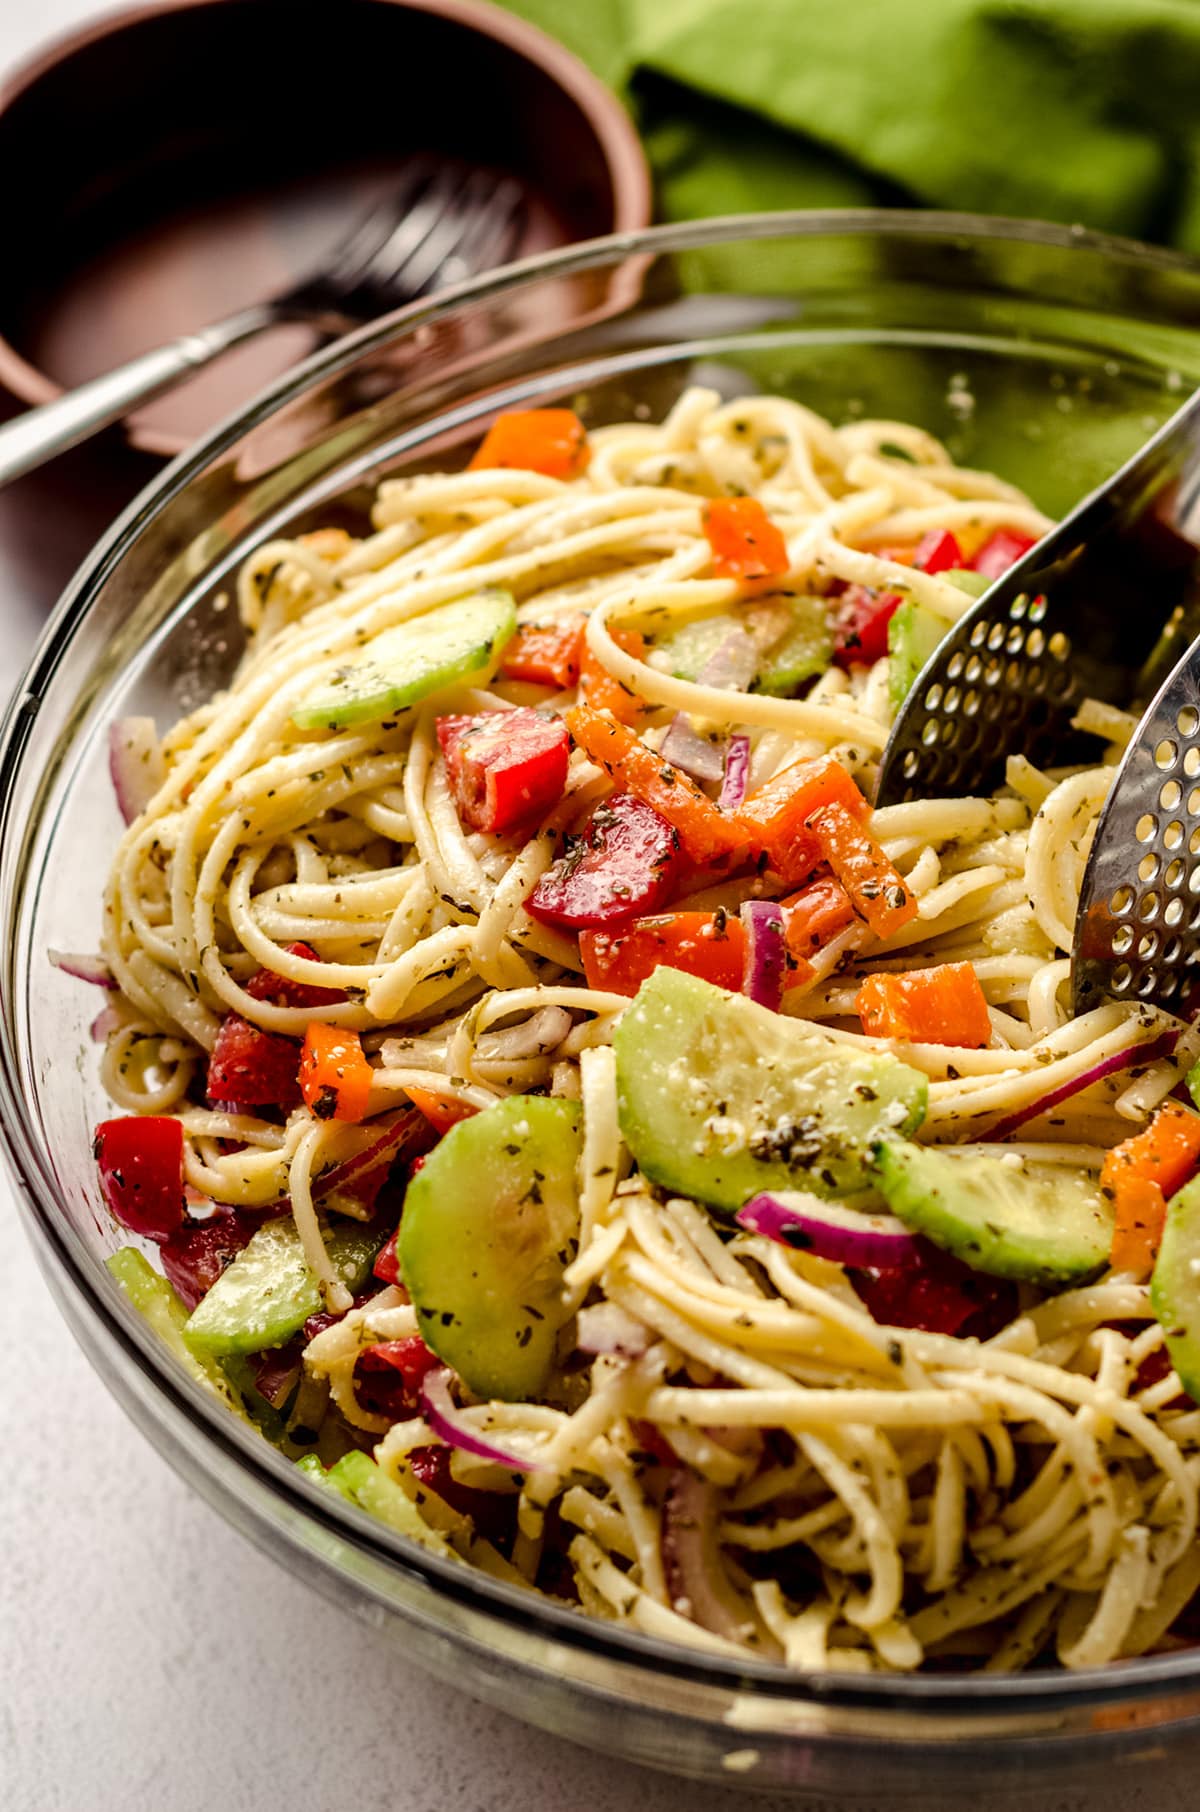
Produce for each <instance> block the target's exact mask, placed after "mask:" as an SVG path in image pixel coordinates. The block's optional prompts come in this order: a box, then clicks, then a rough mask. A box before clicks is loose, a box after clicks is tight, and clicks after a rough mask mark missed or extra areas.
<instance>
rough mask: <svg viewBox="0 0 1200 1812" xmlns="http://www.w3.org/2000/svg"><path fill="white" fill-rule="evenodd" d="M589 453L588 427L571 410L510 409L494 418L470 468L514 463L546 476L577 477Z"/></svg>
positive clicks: (582, 469) (476, 470) (528, 470)
mask: <svg viewBox="0 0 1200 1812" xmlns="http://www.w3.org/2000/svg"><path fill="white" fill-rule="evenodd" d="M589 453H590V448H589V447H588V441H587V430H586V428H585V427H584V425H583V423H582V422H581V421H580V419H579V417H578V416H577V415H576V413H575V411H574V410H573V409H513V410H509V411H507V412H506V413H505V414H503V415H498V416H497V417H496V419H495V421H494V422H493V423H492V425H491V427H490V428H489V429H488V431H487V433H486V434H485V435H484V437H483V440H482V442H481V444H480V446H479V449H478V451H477V452H476V453H475V456H474V458H473V459H472V460H471V466H470V469H471V471H473V472H478V471H482V470H484V469H486V468H489V467H495V466H515V467H516V468H518V469H519V470H520V471H523V472H543V473H544V474H545V475H546V477H547V478H577V477H578V476H579V474H580V473H581V472H583V471H585V470H586V469H587V463H588V455H589Z"/></svg>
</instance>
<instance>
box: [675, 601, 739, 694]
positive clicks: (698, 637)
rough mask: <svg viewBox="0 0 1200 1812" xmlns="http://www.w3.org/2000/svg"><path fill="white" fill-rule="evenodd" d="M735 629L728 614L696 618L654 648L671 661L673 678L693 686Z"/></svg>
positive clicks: (735, 626) (733, 621) (735, 619)
mask: <svg viewBox="0 0 1200 1812" xmlns="http://www.w3.org/2000/svg"><path fill="white" fill-rule="evenodd" d="M738 627H739V622H738V619H737V617H731V616H729V615H728V613H723V614H722V615H720V616H715V617H697V618H696V620H695V621H694V622H691V623H684V624H683V626H682V627H681V628H679V629H676V630H675V631H674V633H673V634H671V635H667V636H664V637H663V639H662V641H661V642H659V643H657V645H656V646H657V648H658V650H659V651H660V652H661V653H663V654H665V655H666V656H667V658H668V659H669V660H670V663H671V672H672V674H673V675H674V676H675V678H676V679H682V680H691V681H692V682H693V683H694V682H695V681H696V680H697V679H699V677H700V675H701V673H702V672H703V670H704V668H705V667H706V666H707V665H708V663H709V661H710V660H711V659H712V657H713V655H714V654H715V653H716V652H717V649H718V648H719V647H720V646H721V643H722V642H724V641H725V640H726V639H727V638H728V637H729V636H730V634H732V632H733V631H734V630H735V629H737V628H738Z"/></svg>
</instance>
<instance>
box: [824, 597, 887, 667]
mask: <svg viewBox="0 0 1200 1812" xmlns="http://www.w3.org/2000/svg"><path fill="white" fill-rule="evenodd" d="M903 602H904V599H903V598H902V597H901V595H900V593H899V592H898V591H876V590H875V589H874V588H873V587H872V586H870V585H848V586H847V587H846V590H845V591H844V592H843V593H842V595H841V597H840V598H839V599H838V602H837V606H836V608H835V610H834V613H833V658H834V660H835V661H836V662H837V663H838V665H839V666H840V667H854V666H868V667H869V666H871V665H872V664H873V663H874V662H875V661H879V660H882V659H883V657H884V655H885V654H886V653H887V651H888V633H887V631H888V624H889V623H890V622H891V620H892V618H893V617H894V616H895V614H896V612H897V611H898V610H899V608H900V606H901V604H903Z"/></svg>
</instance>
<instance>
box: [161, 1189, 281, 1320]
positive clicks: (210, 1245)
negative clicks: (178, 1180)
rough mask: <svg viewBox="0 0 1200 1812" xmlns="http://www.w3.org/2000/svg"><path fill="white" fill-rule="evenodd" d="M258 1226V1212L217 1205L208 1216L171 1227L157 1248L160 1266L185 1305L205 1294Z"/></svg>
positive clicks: (193, 1302) (199, 1299)
mask: <svg viewBox="0 0 1200 1812" xmlns="http://www.w3.org/2000/svg"><path fill="white" fill-rule="evenodd" d="M261 1226H262V1217H261V1216H258V1215H255V1216H251V1215H246V1214H239V1213H238V1211H237V1210H236V1209H234V1208H217V1209H215V1210H214V1212H213V1214H212V1215H211V1217H210V1218H209V1219H208V1220H206V1221H191V1220H188V1221H184V1223H183V1225H182V1226H181V1227H177V1228H176V1229H175V1231H174V1233H172V1235H171V1237H170V1239H168V1240H166V1241H165V1242H164V1244H163V1246H162V1248H161V1253H162V1268H163V1275H164V1276H165V1277H166V1279H167V1282H168V1283H170V1284H172V1285H174V1288H175V1291H176V1294H177V1295H178V1296H179V1297H181V1298H182V1301H183V1305H184V1307H185V1308H186V1309H188V1310H191V1309H194V1308H195V1307H196V1304H197V1303H198V1302H200V1301H201V1300H202V1298H203V1297H205V1296H206V1295H207V1294H208V1292H209V1291H210V1290H211V1289H212V1287H213V1285H214V1284H215V1283H216V1281H217V1279H218V1277H220V1275H221V1273H222V1271H224V1270H225V1268H226V1266H227V1265H231V1264H232V1263H233V1261H234V1259H235V1258H236V1257H237V1255H238V1253H239V1252H240V1251H241V1250H242V1248H243V1246H245V1245H246V1244H247V1242H248V1241H249V1239H250V1236H251V1234H252V1233H254V1232H256V1231H257V1229H258V1228H259V1227H261Z"/></svg>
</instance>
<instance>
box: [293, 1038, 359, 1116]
mask: <svg viewBox="0 0 1200 1812" xmlns="http://www.w3.org/2000/svg"><path fill="white" fill-rule="evenodd" d="M373 1073H374V1072H373V1071H372V1069H371V1066H370V1064H369V1063H368V1062H367V1060H366V1057H365V1056H364V1055H363V1048H362V1041H361V1040H360V1038H359V1036H358V1033H357V1032H343V1031H342V1029H341V1027H340V1026H327V1025H325V1024H324V1023H323V1022H322V1021H321V1020H319V1019H314V1020H311V1021H310V1022H309V1026H308V1030H307V1031H306V1032H305V1034H304V1045H303V1048H302V1050H301V1052H300V1093H301V1094H302V1095H303V1096H304V1100H305V1103H306V1105H307V1106H308V1108H309V1109H310V1111H311V1112H312V1113H314V1114H316V1116H317V1118H318V1119H319V1120H351V1121H356V1120H362V1119H363V1118H365V1116H366V1112H367V1100H368V1097H369V1096H370V1093H371V1081H372V1077H373Z"/></svg>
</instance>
